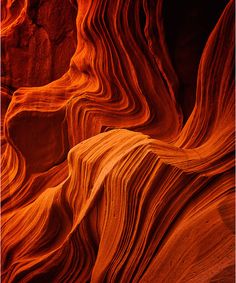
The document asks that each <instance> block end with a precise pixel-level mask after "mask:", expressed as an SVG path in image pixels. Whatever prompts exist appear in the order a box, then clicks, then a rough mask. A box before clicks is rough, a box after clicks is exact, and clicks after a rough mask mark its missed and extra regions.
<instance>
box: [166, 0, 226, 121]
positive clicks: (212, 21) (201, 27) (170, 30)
mask: <svg viewBox="0 0 236 283" xmlns="http://www.w3.org/2000/svg"><path fill="white" fill-rule="evenodd" d="M228 2H229V1H228V0H207V1H206V0H193V1H189V0H179V1H176V0H166V1H164V6H163V18H164V26H165V30H166V42H167V46H168V49H169V53H170V57H171V60H172V64H173V66H174V68H175V71H176V73H177V75H178V78H179V81H180V86H179V92H178V94H177V101H178V103H179V104H180V106H181V107H182V111H183V114H184V122H186V120H187V119H188V117H189V115H190V114H191V112H192V110H193V107H194V103H195V96H196V93H195V92H196V82H197V71H198V65H199V62H200V58H201V54H202V51H203V49H204V46H205V44H206V42H207V39H208V37H209V35H210V33H211V31H212V30H213V28H214V26H215V25H216V23H217V21H218V19H219V18H220V15H221V13H222V12H223V10H224V8H225V6H226V5H227V3H228Z"/></svg>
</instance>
